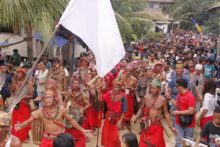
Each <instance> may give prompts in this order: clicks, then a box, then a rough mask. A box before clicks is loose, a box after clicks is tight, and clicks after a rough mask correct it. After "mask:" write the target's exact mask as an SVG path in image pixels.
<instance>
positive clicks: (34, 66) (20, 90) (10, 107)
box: [9, 27, 58, 113]
mask: <svg viewBox="0 0 220 147" xmlns="http://www.w3.org/2000/svg"><path fill="white" fill-rule="evenodd" d="M57 29H58V27H56V28H55V29H54V31H53V33H52V34H51V35H50V37H49V39H48V41H47V42H46V44H45V46H44V48H43V49H42V51H41V52H40V54H39V56H38V58H37V60H36V61H35V62H34V65H33V66H32V68H31V69H30V72H28V74H27V76H26V77H25V79H24V81H23V82H22V84H21V86H20V87H19V89H18V91H17V92H16V94H15V96H14V99H13V103H12V105H11V106H9V112H10V113H11V112H12V111H13V109H14V107H15V106H16V105H17V104H18V103H19V102H20V101H21V100H22V98H23V97H18V96H19V95H20V94H21V92H22V89H23V88H24V86H25V84H26V83H27V81H28V79H29V78H30V76H31V74H32V72H33V71H34V69H35V68H36V66H37V64H38V62H39V61H40V59H41V57H42V55H43V54H44V52H45V51H46V49H47V46H48V44H49V43H50V40H51V39H52V38H53V36H54V34H55V33H56V31H57Z"/></svg>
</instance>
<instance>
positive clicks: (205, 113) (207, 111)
mask: <svg viewBox="0 0 220 147" xmlns="http://www.w3.org/2000/svg"><path fill="white" fill-rule="evenodd" d="M215 89H216V83H215V80H214V79H209V80H207V81H206V82H205V85H204V98H203V102H202V108H201V111H200V115H199V117H198V120H197V125H198V126H200V128H201V129H203V128H204V126H205V125H206V123H207V122H209V121H212V120H213V112H214V109H215V106H217V97H216V96H215Z"/></svg>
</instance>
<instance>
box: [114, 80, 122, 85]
mask: <svg viewBox="0 0 220 147" xmlns="http://www.w3.org/2000/svg"><path fill="white" fill-rule="evenodd" d="M112 84H113V85H116V86H122V82H121V81H119V80H114V81H113V82H112Z"/></svg>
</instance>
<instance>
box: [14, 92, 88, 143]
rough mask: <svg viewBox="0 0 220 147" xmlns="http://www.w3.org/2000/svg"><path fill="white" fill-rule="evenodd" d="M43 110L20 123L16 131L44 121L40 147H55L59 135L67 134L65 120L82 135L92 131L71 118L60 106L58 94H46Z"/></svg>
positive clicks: (35, 112) (37, 111)
mask: <svg viewBox="0 0 220 147" xmlns="http://www.w3.org/2000/svg"><path fill="white" fill-rule="evenodd" d="M43 105H44V106H43V108H41V109H38V110H36V111H34V112H33V113H32V115H31V117H30V118H29V119H27V120H26V121H23V122H18V123H17V124H16V125H15V126H14V129H15V131H19V130H21V129H23V128H26V127H27V126H28V125H29V124H30V123H32V122H33V121H35V120H42V121H43V124H44V128H45V131H44V134H43V139H42V141H41V144H40V147H53V139H54V138H56V137H57V135H59V134H61V133H63V132H65V126H64V124H63V119H66V120H67V121H68V122H69V123H70V124H71V125H72V126H73V127H74V128H75V129H77V130H79V131H80V132H81V133H83V134H86V133H89V132H91V131H89V130H85V129H83V128H82V127H80V125H78V123H77V122H76V121H75V120H73V119H72V118H71V116H70V115H69V114H68V113H67V111H66V109H65V108H64V107H63V106H59V105H58V104H57V101H56V94H52V93H51V92H49V94H48V93H47V92H46V94H45V96H44V98H43Z"/></svg>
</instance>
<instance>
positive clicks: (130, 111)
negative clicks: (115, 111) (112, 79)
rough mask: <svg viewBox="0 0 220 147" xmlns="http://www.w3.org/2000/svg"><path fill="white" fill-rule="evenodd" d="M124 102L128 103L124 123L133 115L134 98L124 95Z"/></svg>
mask: <svg viewBox="0 0 220 147" xmlns="http://www.w3.org/2000/svg"><path fill="white" fill-rule="evenodd" d="M126 100H127V103H128V109H127V112H126V113H125V116H124V121H130V120H131V118H132V117H133V115H134V97H133V95H132V94H130V95H126Z"/></svg>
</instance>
